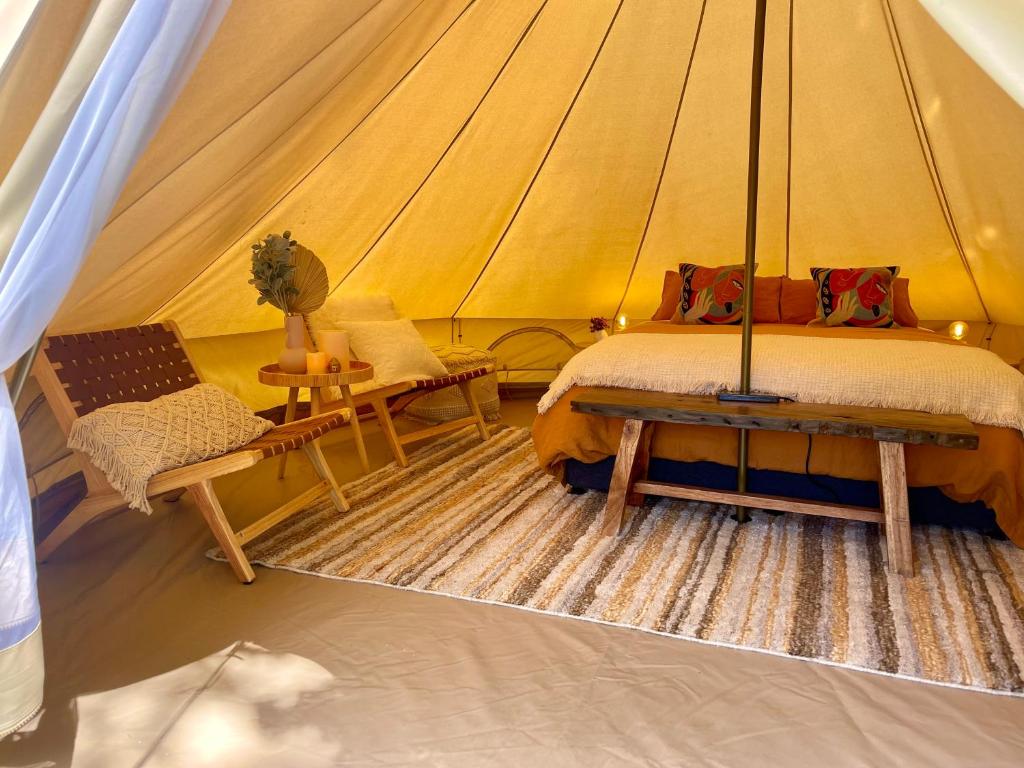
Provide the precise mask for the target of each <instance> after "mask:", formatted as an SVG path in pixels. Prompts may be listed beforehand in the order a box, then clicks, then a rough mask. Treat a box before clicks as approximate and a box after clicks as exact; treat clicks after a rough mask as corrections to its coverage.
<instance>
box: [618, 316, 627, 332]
mask: <svg viewBox="0 0 1024 768" xmlns="http://www.w3.org/2000/svg"><path fill="white" fill-rule="evenodd" d="M627 325H629V317H628V316H627V315H626V314H621V315H619V316H618V317H616V318H615V328H616V329H617V330H620V331H624V330H626V326H627Z"/></svg>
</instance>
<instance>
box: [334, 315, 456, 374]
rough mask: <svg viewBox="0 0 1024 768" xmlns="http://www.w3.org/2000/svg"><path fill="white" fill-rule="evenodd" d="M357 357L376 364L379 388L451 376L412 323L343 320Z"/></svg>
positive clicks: (375, 369) (341, 326) (410, 321)
mask: <svg viewBox="0 0 1024 768" xmlns="http://www.w3.org/2000/svg"><path fill="white" fill-rule="evenodd" d="M337 327H338V328H340V329H341V330H343V331H348V333H349V344H350V346H351V347H352V351H353V352H354V353H355V355H356V357H358V358H359V359H360V360H365V361H366V362H368V363H372V364H373V379H374V381H375V382H376V383H377V384H378V386H387V385H389V384H397V383H398V382H401V381H413V380H416V379H432V378H437V377H438V376H446V375H448V369H446V368H445V367H444V363H442V362H441V361H440V360H438V359H437V355H435V354H434V353H433V352H431V351H430V347H429V346H427V342H426V341H424V340H423V337H422V336H420V332H419V331H417V330H416V326H414V325H413V323H412V320H405V319H402V320H343V321H341V322H339V323H338V326H337Z"/></svg>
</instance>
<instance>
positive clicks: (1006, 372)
mask: <svg viewBox="0 0 1024 768" xmlns="http://www.w3.org/2000/svg"><path fill="white" fill-rule="evenodd" d="M739 385H740V337H739V335H718V334H699V333H698V334H660V333H627V334H622V335H617V336H612V337H611V338H609V339H605V340H604V341H601V342H598V343H597V344H594V345H592V346H590V347H588V348H587V349H585V350H583V351H582V352H580V353H579V354H577V355H576V356H575V357H574V358H572V360H570V361H569V362H568V363H567V364H566V366H565V368H563V369H562V371H561V373H559V374H558V377H557V378H556V379H555V380H554V381H553V382H552V383H551V386H550V387H549V389H548V391H547V393H546V394H545V395H544V397H543V398H541V400H540V402H539V403H538V405H537V409H538V411H539V412H540V413H544V412H545V411H547V410H548V409H549V408H551V407H552V406H553V405H554V404H555V402H556V401H557V400H558V398H560V397H561V396H562V395H564V394H565V393H566V392H567V391H569V389H570V388H572V387H574V386H582V387H623V388H628V389H639V390H646V391H651V392H675V393H679V394H694V395H710V394H715V393H718V392H721V391H724V390H733V391H736V390H738V389H739ZM751 389H752V391H754V392H759V393H767V394H773V395H781V396H783V397H790V398H793V399H794V400H798V401H800V402H804V403H830V404H834V405H867V406H876V407H881V408H905V409H910V410H917V411H929V412H931V413H947V414H963V415H965V416H967V418H968V419H970V420H971V421H972V422H974V423H975V424H987V425H991V426H998V427H1012V428H1014V429H1018V430H1021V431H1024V375H1021V373H1020V372H1019V371H1017V370H1016V369H1015V368H1013V367H1012V366H1010V365H1007V364H1006V363H1005V362H1003V361H1002V360H1001V359H1000V358H999V357H998V356H997V355H995V354H993V353H992V352H989V351H988V350H984V349H979V348H977V347H968V346H960V345H953V344H942V343H937V342H933V341H905V340H889V339H840V338H820V337H811V336H784V335H779V336H776V335H767V334H766V335H757V336H755V337H754V341H753V350H752V363H751Z"/></svg>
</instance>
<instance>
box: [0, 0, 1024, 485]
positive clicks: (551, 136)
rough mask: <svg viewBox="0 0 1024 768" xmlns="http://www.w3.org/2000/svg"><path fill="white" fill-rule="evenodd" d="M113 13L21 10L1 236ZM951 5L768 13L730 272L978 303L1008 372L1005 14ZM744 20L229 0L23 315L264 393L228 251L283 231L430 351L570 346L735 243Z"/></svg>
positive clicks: (265, 328) (256, 331)
mask: <svg viewBox="0 0 1024 768" xmlns="http://www.w3.org/2000/svg"><path fill="white" fill-rule="evenodd" d="M130 5H131V3H129V2H127V0H116V1H115V0H109V1H108V2H103V3H98V4H97V3H94V2H91V0H60V2H56V1H53V0H51V1H48V2H40V3H39V4H38V6H37V7H36V8H35V13H34V15H33V16H32V18H31V21H30V23H29V25H28V27H27V28H26V31H25V34H24V35H23V39H22V40H21V41H20V42H19V45H18V46H17V47H16V48H15V49H14V51H13V54H12V56H11V57H10V58H9V59H8V62H7V64H6V66H5V67H4V71H3V75H4V76H3V80H2V81H0V137H2V140H0V174H3V175H4V177H5V178H4V181H3V184H2V185H0V200H2V202H3V205H2V206H0V207H2V208H3V209H4V211H5V216H4V218H3V220H2V221H0V231H2V232H3V233H4V236H5V239H6V238H13V234H14V232H16V230H17V217H16V216H12V215H11V211H12V210H14V211H15V213H16V212H17V211H16V209H17V207H18V206H19V205H23V206H27V202H26V201H25V199H24V198H25V197H26V190H25V189H22V188H21V187H19V184H18V182H19V181H21V180H22V179H21V177H22V176H24V175H25V169H24V168H23V167H19V166H16V165H15V159H16V158H17V157H18V155H19V153H20V152H21V150H22V149H23V148H24V147H25V146H26V142H28V140H29V136H30V134H32V132H33V129H35V131H36V132H37V133H38V131H39V124H40V123H45V122H46V121H47V120H49V121H51V122H59V120H60V119H61V118H62V117H65V116H66V114H67V113H69V112H70V111H71V110H70V107H71V106H73V105H74V103H75V94H74V93H71V94H70V95H68V94H62V93H61V92H60V91H59V90H58V92H57V93H56V94H54V95H51V92H53V91H54V88H55V87H57V86H58V84H59V85H60V86H61V87H64V86H66V84H67V80H68V74H69V73H72V74H73V73H74V71H75V67H79V68H83V69H85V70H86V74H85V75H83V76H82V78H81V79H82V80H83V81H84V80H86V79H87V75H88V71H89V70H88V67H87V66H83V63H82V60H83V59H85V58H87V54H88V53H89V50H88V45H89V43H90V41H91V39H92V36H96V35H102V34H103V33H104V25H106V27H109V28H113V29H116V20H117V19H118V18H120V17H121V16H123V14H124V9H125V8H127V7H128V6H130ZM925 6H928V8H929V9H931V10H933V11H934V12H935V14H936V15H935V17H933V16H932V15H931V14H930V13H929V12H928V10H926V8H925ZM960 6H961V4H956V3H953V4H950V3H941V2H934V1H933V0H926V2H925V4H924V5H922V4H921V3H920V2H919V1H918V0H859V2H851V3H831V2H825V0H804V1H803V2H792V3H790V2H785V1H783V0H779V1H778V2H775V1H774V0H770V2H769V3H768V14H767V30H766V37H767V39H766V48H765V70H764V86H763V90H764V95H763V115H762V133H761V161H760V194H759V200H758V239H757V262H758V264H759V267H758V273H759V274H762V275H771V274H789V275H791V276H793V277H806V276H807V274H808V273H807V270H808V268H809V267H811V266H816V265H844V264H845V265H864V264H899V265H900V266H901V268H902V270H903V271H902V274H903V275H905V276H907V277H910V278H911V281H912V283H911V286H912V289H911V290H912V296H913V300H914V304H915V307H916V309H917V311H918V313H919V315H920V316H921V317H923V318H926V319H927V320H930V321H933V322H932V324H933V326H934V327H942V325H943V324H944V323H945V322H948V321H949V320H952V319H963V320H968V321H976V322H973V323H972V336H973V339H974V340H975V341H978V342H981V341H982V339H987V340H986V341H985V342H984V343H987V344H990V345H991V347H992V349H993V350H995V351H997V352H999V353H1000V354H1002V355H1003V356H1004V357H1006V358H1007V359H1009V360H1011V361H1012V362H1015V361H1017V360H1019V359H1021V357H1022V356H1024V309H1022V305H1021V303H1020V302H1019V301H1018V300H1017V296H1018V295H1019V294H1020V293H1021V291H1022V290H1024V270H1021V269H1020V268H1019V260H1020V258H1021V254H1022V253H1024V219H1021V217H1019V216H1018V215H1016V213H1017V212H1018V211H1019V210H1021V209H1022V207H1024V205H1022V204H1024V188H1022V187H1021V186H1020V184H1019V183H1018V180H1019V179H1020V178H1022V177H1024V109H1022V108H1021V106H1020V105H1019V104H1018V103H1017V102H1016V101H1015V100H1014V98H1013V95H1012V94H1013V93H1015V91H1014V88H1013V87H1012V86H1013V85H1014V83H1015V82H1016V83H1017V85H1018V86H1019V85H1020V78H1019V77H1018V78H1017V80H1016V81H1015V80H1014V78H1013V76H1012V73H1013V72H1019V68H1016V67H1017V65H1019V61H1016V60H1014V58H1013V56H1012V55H1011V54H1013V53H1014V52H1019V50H1020V49H1021V46H1019V45H1018V46H1014V45H1013V44H1012V42H1013V30H1014V29H1017V30H1019V29H1021V28H1024V25H1016V26H1015V25H1014V24H1013V23H1012V22H1013V20H1014V19H1013V16H1012V15H1013V14H1014V13H1017V14H1018V15H1019V14H1020V13H1021V11H1020V8H1019V6H1015V4H1012V3H1000V2H994V0H993V1H991V2H987V3H982V4H974V5H972V10H973V11H974V12H975V14H974V15H973V16H972V15H971V14H968V16H967V17H960V18H957V17H956V16H955V14H953V15H952V16H951V13H950V9H952V10H954V11H955V10H956V8H958V7H960ZM1014 8H1016V10H1014ZM978 11H987V13H978ZM753 14H754V4H753V3H752V2H741V1H740V0H707V2H704V0H689V1H688V2H678V0H644V1H643V2H638V1H637V0H622V1H621V2H620V0H592V1H590V2H587V3H579V2H575V1H574V0H350V1H349V2H345V3H338V2H335V0H302V2H296V3H287V4H282V3H278V2H274V1H273V0H240V1H238V2H235V3H233V4H232V6H231V7H230V8H229V10H228V12H227V14H226V16H225V18H224V20H223V22H222V23H221V25H220V27H219V29H218V30H217V32H216V34H215V36H214V38H213V40H212V42H211V44H210V45H209V47H208V48H207V49H206V51H205V53H204V54H203V56H202V58H201V59H200V60H199V62H198V65H197V67H196V69H195V71H194V73H193V75H192V76H191V77H190V79H189V80H188V82H187V83H186V85H185V86H184V88H183V90H182V92H181V93H180V95H179V96H178V98H177V99H176V101H175V102H174V104H173V105H172V106H171V107H170V110H169V113H168V116H167V118H166V119H165V121H164V122H163V124H162V125H161V127H160V129H159V131H158V132H157V134H156V136H155V137H154V139H153V140H152V142H151V143H150V145H149V147H148V149H147V150H146V152H145V153H144V154H143V155H142V157H141V158H140V160H139V162H138V163H137V164H136V166H135V167H134V169H133V170H132V172H131V175H130V177H129V179H128V181H127V183H126V185H125V187H124V189H123V190H122V192H121V194H120V197H119V199H118V202H117V203H116V205H115V207H114V209H113V211H112V212H111V215H110V217H109V220H108V221H107V223H106V225H105V226H104V227H103V229H102V231H101V233H100V235H99V237H98V239H97V241H96V242H95V244H94V245H93V247H92V248H91V250H90V251H89V256H88V258H87V260H86V263H85V266H84V268H83V269H82V270H81V272H80V274H79V275H78V277H77V279H76V280H75V283H74V285H73V286H72V288H71V290H70V292H69V294H68V295H67V297H66V298H65V300H64V302H63V304H62V306H61V308H60V310H59V311H58V313H57V315H56V317H55V318H54V319H53V321H52V323H51V325H50V331H51V332H53V333H66V332H75V331H86V330H91V329H96V328H103V327H117V326H123V325H131V324H136V323H142V322H147V321H155V320H162V319H165V318H172V319H174V320H176V321H177V322H178V323H179V324H180V325H181V326H182V328H183V330H184V332H185V334H186V336H187V337H189V338H190V339H192V352H193V354H194V356H195V357H196V359H197V361H198V364H199V365H200V368H201V369H202V371H203V374H204V375H205V376H206V377H207V378H208V379H210V380H213V381H216V382H218V383H220V384H222V385H223V386H225V387H226V388H228V389H229V390H231V391H232V392H234V393H236V394H238V395H239V396H240V397H242V398H243V399H244V400H246V401H247V402H248V403H250V405H252V406H253V407H255V408H267V407H271V406H274V405H277V404H278V402H277V401H278V400H279V397H280V393H278V392H276V391H275V390H273V389H271V388H267V387H263V386H261V385H260V384H259V383H258V382H257V381H256V377H255V374H254V373H253V371H254V370H255V368H256V367H258V365H260V364H262V363H263V362H265V361H266V360H267V359H269V358H270V357H272V356H273V354H274V353H275V352H276V350H277V349H278V348H279V347H280V345H281V341H280V334H281V330H280V328H281V316H280V313H279V312H277V311H276V310H274V309H271V308H269V307H267V306H263V307H258V306H257V305H256V303H255V294H254V293H253V291H252V289H251V287H250V286H248V285H247V284H246V281H247V279H248V257H249V244H250V243H251V242H254V241H255V240H257V239H258V238H260V237H263V236H265V235H266V234H267V233H269V232H280V231H283V230H284V229H291V231H292V232H293V233H294V236H296V237H297V238H298V239H299V240H300V241H301V242H302V243H303V244H304V245H306V246H308V247H310V248H312V249H313V250H314V251H315V252H316V253H317V254H318V255H319V256H320V257H321V258H322V259H323V260H324V262H325V263H326V264H327V267H328V270H329V274H330V277H331V285H332V288H333V290H334V291H335V292H340V293H341V294H342V295H343V294H345V293H348V292H351V293H368V292H369V293H375V292H384V293H388V294H390V295H391V296H393V297H394V299H395V301H396V304H397V306H398V308H399V310H400V311H401V312H402V313H403V314H404V315H405V316H407V317H412V318H414V319H416V320H417V323H418V325H419V327H420V329H421V331H422V332H423V333H424V335H425V336H426V337H427V339H428V340H429V341H431V342H432V343H444V342H448V341H451V340H461V341H464V342H466V343H471V344H475V345H478V346H481V347H486V346H488V345H489V344H492V343H493V342H494V341H495V340H496V339H498V338H499V337H501V336H502V334H505V333H506V332H508V331H510V330H513V329H515V328H518V327H522V326H527V325H529V326H534V325H543V326H547V327H552V328H554V329H557V330H559V331H561V332H564V333H565V334H566V335H567V336H569V337H571V338H573V339H576V340H577V341H585V340H587V339H588V335H587V332H586V327H587V326H586V318H589V317H592V316H595V315H601V316H605V317H610V316H613V315H615V314H617V313H619V312H624V313H626V314H627V315H629V316H630V317H634V318H645V317H648V316H650V313H651V312H652V311H653V309H654V307H655V306H656V305H657V303H658V297H659V295H660V287H661V280H662V276H663V274H664V271H665V270H666V269H673V268H674V267H675V266H676V265H677V264H678V263H679V261H681V260H688V261H694V262H699V263H706V264H727V263H736V262H739V261H742V259H743V250H744V220H745V195H746V170H747V168H746V163H747V138H748V137H747V115H748V110H749V107H750V105H749V95H750V94H749V91H750V60H751V54H752V35H751V34H750V31H751V28H752V24H753ZM1000 14H1002V15H1000ZM106 17H110V19H109V20H108V19H107V18H106ZM936 18H937V19H938V20H939V21H941V22H942V23H943V24H946V25H947V26H948V27H949V28H951V29H953V30H955V31H956V32H957V33H958V36H957V39H958V41H959V42H960V44H963V45H965V46H966V47H967V49H968V50H971V51H972V54H971V55H968V53H966V52H965V50H964V49H963V48H961V45H960V44H958V42H957V41H954V39H953V38H952V37H950V35H949V34H948V33H947V32H946V31H945V30H944V28H943V27H942V26H941V25H940V23H939V21H936ZM965 18H966V19H967V21H964V19H965ZM951 19H952V21H950V20H951ZM993 20H995V21H993ZM967 22H971V23H967ZM972 24H973V26H972ZM986 24H987V25H988V26H986ZM993 26H996V27H998V28H999V29H1001V30H1002V34H1003V36H1004V37H1006V38H1007V39H1008V40H1009V41H1010V42H1009V43H1005V44H997V42H998V40H996V38H995V37H994V36H993V35H991V34H987V33H986V30H990V29H991V28H992V27H993ZM97 28H99V31H97ZM978 30H981V32H980V33H978V32H977V31H978ZM974 33H978V34H981V35H982V36H981V38H980V39H982V40H984V41H985V42H987V46H986V45H984V44H983V45H981V46H980V48H979V46H978V45H977V43H976V40H975V42H974V43H972V42H971V41H972V38H971V35H972V34H974ZM106 34H107V35H108V36H109V35H110V34H112V32H111V31H110V29H107V30H106ZM986 34H987V36H986ZM975 37H977V34H975ZM972 46H973V47H972ZM979 49H980V50H981V51H982V54H984V55H978V54H977V51H978V50H979ZM1007 52H1009V53H1007ZM972 55H974V56H976V58H977V59H978V60H979V61H982V63H984V64H986V65H987V67H988V72H986V71H985V70H983V69H982V67H981V66H980V65H979V64H978V63H976V61H975V59H974V58H972ZM1018 55H1019V53H1018ZM986 56H987V59H986ZM1000 67H1001V68H1000ZM989 72H992V73H994V77H995V79H993V76H990V74H989ZM1007 72H1009V73H1010V75H1007V74H1006V73H1007ZM1007 87H1008V90H1004V88H1007ZM1016 95H1017V96H1018V98H1021V99H1022V100H1024V87H1018V88H1017V90H1016ZM58 97H61V98H62V99H63V101H61V98H58ZM55 101H56V102H57V104H54V102H55ZM12 168H13V171H12V170H11V169H12ZM12 222H13V223H12ZM12 230H13V231H12ZM497 351H498V354H499V361H500V365H501V366H507V367H510V368H513V369H526V370H524V371H519V372H511V373H503V374H502V375H503V378H505V379H510V380H515V379H516V378H518V379H520V380H523V379H525V380H545V379H550V378H551V377H552V376H553V374H554V369H555V368H556V367H557V366H558V365H559V364H561V363H563V362H564V361H565V360H566V359H567V357H568V356H569V355H570V354H571V353H572V350H571V349H570V348H569V347H568V346H567V345H566V344H565V343H563V342H562V341H560V340H559V339H558V338H557V337H554V336H548V335H538V334H530V335H525V336H520V337H517V338H514V339H511V340H510V341H509V342H506V343H504V344H503V345H502V346H501V347H500V348H499V349H498V350H497ZM24 433H25V434H27V435H31V438H32V439H31V440H27V441H26V442H27V450H28V457H27V458H28V463H29V466H30V470H31V471H32V472H33V481H34V488H35V489H36V490H42V489H45V488H46V487H47V486H49V485H50V484H51V483H52V482H54V481H55V480H57V479H59V478H60V477H62V476H64V475H65V474H67V472H69V471H71V465H70V463H69V462H67V461H66V460H65V461H64V462H63V463H62V462H61V461H60V457H61V456H63V455H65V454H66V449H65V447H64V446H63V443H62V441H61V440H60V437H59V431H58V430H56V429H55V428H54V426H53V424H51V423H49V415H48V414H47V413H46V411H45V408H41V409H39V410H38V411H37V412H36V413H34V414H32V416H31V418H30V419H29V420H28V424H27V426H26V427H25V429H24ZM54 462H56V463H54ZM41 468H45V469H42V471H40V470H41Z"/></svg>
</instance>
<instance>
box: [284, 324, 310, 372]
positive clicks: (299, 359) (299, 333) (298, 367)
mask: <svg viewBox="0 0 1024 768" xmlns="http://www.w3.org/2000/svg"><path fill="white" fill-rule="evenodd" d="M302 326H303V320H302V315H285V318H284V333H285V342H284V349H282V350H281V354H280V355H278V356H277V365H278V367H279V368H280V369H281V370H282V371H284V372H285V373H305V372H306V337H305V334H304V332H303V327H302Z"/></svg>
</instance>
